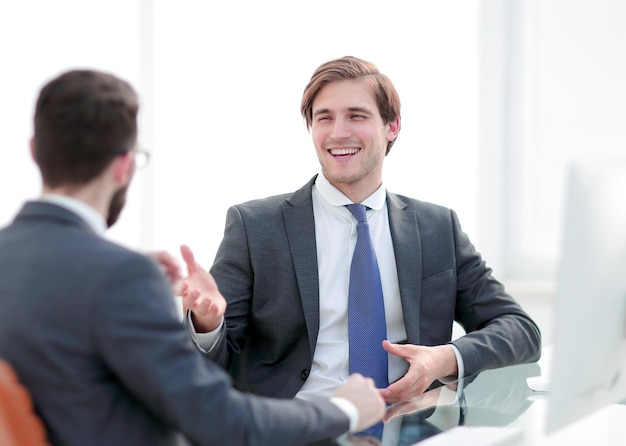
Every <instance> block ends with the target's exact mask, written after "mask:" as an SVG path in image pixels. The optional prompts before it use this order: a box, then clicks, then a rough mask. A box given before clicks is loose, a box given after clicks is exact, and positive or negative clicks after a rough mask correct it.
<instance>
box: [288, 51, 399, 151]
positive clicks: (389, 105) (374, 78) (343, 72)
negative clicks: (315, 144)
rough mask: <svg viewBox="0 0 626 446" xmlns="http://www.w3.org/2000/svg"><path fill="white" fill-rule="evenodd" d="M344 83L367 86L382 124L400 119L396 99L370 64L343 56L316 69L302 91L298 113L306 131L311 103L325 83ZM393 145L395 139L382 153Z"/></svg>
mask: <svg viewBox="0 0 626 446" xmlns="http://www.w3.org/2000/svg"><path fill="white" fill-rule="evenodd" d="M346 79H363V80H365V81H366V82H367V83H368V84H369V85H370V88H371V89H372V92H373V93H374V97H375V98H376V105H378V112H379V113H380V116H381V118H382V120H383V123H385V124H389V123H390V122H392V121H393V120H394V119H396V118H400V96H399V95H398V92H397V91H396V88H395V87H394V85H393V83H392V82H391V80H390V79H389V78H388V77H387V76H385V75H384V74H382V73H381V72H380V71H379V70H378V68H377V67H376V65H374V64H373V63H372V62H368V61H366V60H363V59H359V58H357V57H353V56H345V57H340V58H339V59H334V60H330V61H328V62H325V63H323V64H322V65H320V66H319V67H318V68H317V70H315V72H314V73H313V76H311V79H310V81H309V83H308V85H307V86H306V88H305V89H304V93H303V94H302V102H301V104H300V113H301V114H302V117H303V118H304V120H305V121H306V126H307V128H308V129H309V130H310V129H311V125H312V123H313V101H314V100H315V97H316V96H317V94H318V93H319V92H320V90H321V89H322V88H324V87H325V86H326V85H328V84H329V83H331V82H335V81H341V80H346ZM394 142H395V139H394V140H392V141H389V142H388V143H387V152H386V153H389V151H390V150H391V146H393V143H394Z"/></svg>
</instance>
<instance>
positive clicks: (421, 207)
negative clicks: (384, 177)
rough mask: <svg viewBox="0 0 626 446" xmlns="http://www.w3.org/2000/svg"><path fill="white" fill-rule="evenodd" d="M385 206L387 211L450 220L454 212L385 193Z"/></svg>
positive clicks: (426, 202) (420, 201)
mask: <svg viewBox="0 0 626 446" xmlns="http://www.w3.org/2000/svg"><path fill="white" fill-rule="evenodd" d="M387 206H388V207H389V209H394V210H404V211H409V212H416V213H417V214H418V215H421V216H429V217H439V218H447V219H450V216H451V215H453V214H454V211H453V210H452V209H450V208H448V207H445V206H442V205H439V204H435V203H431V202H428V201H422V200H417V199H415V198H411V197H407V196H406V195H400V194H395V193H392V192H387Z"/></svg>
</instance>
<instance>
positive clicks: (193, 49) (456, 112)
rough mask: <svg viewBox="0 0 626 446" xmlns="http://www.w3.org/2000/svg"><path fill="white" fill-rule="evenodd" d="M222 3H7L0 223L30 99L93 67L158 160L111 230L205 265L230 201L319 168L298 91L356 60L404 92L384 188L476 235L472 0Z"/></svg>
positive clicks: (27, 170)
mask: <svg viewBox="0 0 626 446" xmlns="http://www.w3.org/2000/svg"><path fill="white" fill-rule="evenodd" d="M219 3H223V4H219ZM219 3H218V2H204V1H192V0H181V1H176V2H174V1H165V0H162V1H159V0H156V1H154V2H152V1H150V0H135V1H131V0H116V1H106V2H104V1H102V2H100V1H91V2H84V1H81V0H59V1H55V2H48V1H46V0H25V1H21V2H12V3H11V4H10V5H9V4H8V3H7V6H6V7H4V9H5V10H7V11H9V12H10V13H9V14H0V45H2V54H7V53H6V52H5V48H6V49H10V51H9V52H8V54H7V55H6V56H5V59H4V60H3V66H4V67H12V69H10V70H6V69H3V70H2V72H1V74H0V76H2V82H1V83H0V88H2V90H0V94H1V97H2V98H3V99H2V101H0V118H1V119H0V123H2V124H1V125H2V131H1V132H0V134H1V135H3V136H2V137H1V138H2V148H3V149H2V150H0V169H2V170H1V171H0V181H1V183H0V187H2V190H3V191H4V192H3V200H2V202H1V203H0V224H4V223H5V222H8V221H9V220H10V218H11V217H12V216H13V215H14V213H15V212H16V211H17V209H18V207H19V205H20V203H21V201H22V200H23V199H24V198H30V197H34V196H36V195H37V193H38V191H39V180H38V176H37V172H36V170H35V168H34V166H33V164H32V162H31V161H30V159H29V157H28V154H27V140H28V138H29V137H30V134H31V131H32V124H31V120H32V106H33V103H34V100H35V94H36V93H37V90H38V89H39V88H40V87H41V85H42V84H43V82H44V81H46V80H47V79H49V78H50V77H51V76H52V75H54V74H57V73H58V72H59V71H61V70H64V69H67V68H72V67H77V66H89V67H96V68H103V69H107V70H109V71H113V72H115V73H117V74H119V75H120V76H123V77H125V78H127V79H128V80H130V81H131V82H132V83H133V84H134V85H135V86H136V87H137V89H138V90H139V92H140V94H141V96H142V102H143V106H144V107H143V110H142V112H141V129H140V132H141V134H140V138H141V144H142V145H143V146H145V147H147V148H148V149H149V150H151V151H152V153H153V158H152V163H151V167H150V168H149V169H148V170H145V171H141V172H139V173H138V175H137V179H136V183H135V184H134V185H133V187H132V188H131V195H130V197H129V204H128V206H127V209H126V210H125V211H124V214H123V215H122V218H121V220H120V222H119V223H118V225H117V226H116V227H115V228H114V229H113V230H112V232H111V233H110V236H111V237H112V238H114V239H116V240H118V241H120V242H122V243H125V244H127V245H130V246H134V247H137V248H139V249H167V250H170V251H177V249H178V246H179V245H180V244H181V243H188V244H190V245H191V246H192V248H193V249H194V250H195V251H196V254H197V257H198V258H199V259H200V260H201V261H202V262H203V263H204V264H205V265H206V266H209V265H210V263H211V262H212V260H213V256H214V252H215V250H216V249H217V245H218V243H219V241H220V240H221V236H222V231H223V224H224V217H225V213H226V208H227V207H228V206H229V205H232V204H235V203H238V202H240V201H243V200H247V199H250V198H256V197H263V196H266V195H270V194H275V193H282V192H289V191H292V190H295V189H296V188H299V187H300V186H301V185H302V184H304V183H305V182H306V181H307V180H308V179H309V178H310V177H311V176H312V175H314V174H315V173H317V171H318V163H317V159H316V157H315V154H314V149H313V146H312V144H311V142H310V138H309V135H308V133H307V131H306V129H305V126H304V123H303V121H302V119H301V117H300V114H299V103H300V97H301V94H302V91H303V89H304V86H305V85H306V83H307V82H308V79H309V77H310V75H311V74H312V72H313V71H314V69H315V68H316V67H317V66H318V65H319V64H321V63H322V62H325V61H326V60H328V59H331V58H334V57H339V56H343V55H347V54H351V55H355V56H359V57H362V58H365V59H369V60H371V61H373V62H375V63H376V64H377V65H378V66H379V68H380V69H381V70H382V71H384V72H385V73H386V74H388V75H389V76H390V77H391V79H392V80H393V81H394V83H395V84H396V87H397V88H398V90H399V92H400V95H401V99H402V104H403V107H402V117H403V128H402V131H401V133H400V136H399V139H398V141H397V143H396V145H395V146H394V148H393V150H392V152H391V154H390V156H389V158H388V159H387V161H386V172H385V181H386V184H387V186H388V188H389V189H390V190H393V191H396V192H400V193H405V194H407V195H412V196H415V197H417V198H421V199H425V200H431V201H435V202H438V203H441V204H444V205H447V206H451V207H453V208H455V209H456V210H457V212H458V213H459V215H460V217H461V220H462V222H463V223H464V227H465V229H466V230H467V232H469V233H470V234H475V233H476V232H477V231H476V226H477V220H476V217H477V212H476V201H477V192H478V186H477V178H478V169H477V160H478V156H477V122H478V116H477V113H478V106H477V36H478V34H477V26H478V2H477V1H467V0H448V1H419V2H406V1H403V0H387V1H385V2H380V1H372V0H365V1H358V0H349V1H339V2H337V1H334V0H332V1H329V0H321V1H318V2H315V3H314V4H310V5H307V4H305V3H301V2H292V1H276V0H273V1H266V2H258V1H253V0H247V1H242V2H219Z"/></svg>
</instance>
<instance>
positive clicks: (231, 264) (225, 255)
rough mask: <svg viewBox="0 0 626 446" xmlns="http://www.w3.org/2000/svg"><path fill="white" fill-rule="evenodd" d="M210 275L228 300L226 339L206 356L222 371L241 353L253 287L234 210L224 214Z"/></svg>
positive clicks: (238, 217)
mask: <svg viewBox="0 0 626 446" xmlns="http://www.w3.org/2000/svg"><path fill="white" fill-rule="evenodd" d="M210 271H211V274H212V275H213V276H214V277H215V281H216V282H217V283H218V284H219V287H220V291H221V292H222V294H223V295H224V296H228V307H227V308H226V315H225V328H226V332H227V333H228V336H222V337H221V339H220V341H219V342H218V344H217V345H216V347H215V348H214V349H213V350H212V351H211V352H210V353H209V355H210V357H211V358H212V359H213V360H214V361H216V362H218V363H219V364H220V365H221V366H222V367H225V368H226V367H228V364H229V361H230V357H231V355H233V356H238V355H240V354H241V350H242V349H243V346H244V343H245V331H246V327H247V321H248V316H249V314H250V307H251V302H250V301H251V298H252V288H253V284H254V272H253V271H252V266H251V263H250V254H249V247H248V239H247V233H246V230H245V225H244V221H243V218H242V216H241V213H240V212H239V210H238V209H237V207H235V206H233V207H231V208H230V209H228V212H227V214H226V226H225V229H224V238H223V239H222V242H221V244H220V246H219V249H218V251H217V254H216V256H215V261H214V263H213V266H212V267H211V270H210Z"/></svg>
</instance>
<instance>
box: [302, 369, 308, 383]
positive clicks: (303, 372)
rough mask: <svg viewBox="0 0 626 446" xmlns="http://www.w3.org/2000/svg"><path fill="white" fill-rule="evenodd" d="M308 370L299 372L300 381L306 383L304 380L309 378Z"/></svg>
mask: <svg viewBox="0 0 626 446" xmlns="http://www.w3.org/2000/svg"><path fill="white" fill-rule="evenodd" d="M309 373H310V371H309V369H304V370H302V371H301V372H300V378H302V381H306V379H307V378H308V377H309Z"/></svg>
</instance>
